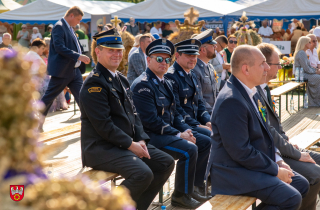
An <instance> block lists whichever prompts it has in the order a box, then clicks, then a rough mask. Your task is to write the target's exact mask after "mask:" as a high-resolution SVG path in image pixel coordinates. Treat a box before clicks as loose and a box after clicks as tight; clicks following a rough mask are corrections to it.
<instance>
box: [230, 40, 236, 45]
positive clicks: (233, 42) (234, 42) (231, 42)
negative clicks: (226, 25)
mask: <svg viewBox="0 0 320 210" xmlns="http://www.w3.org/2000/svg"><path fill="white" fill-rule="evenodd" d="M229 43H230V44H237V43H238V41H232V40H229Z"/></svg>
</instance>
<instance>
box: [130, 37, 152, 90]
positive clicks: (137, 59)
mask: <svg viewBox="0 0 320 210" xmlns="http://www.w3.org/2000/svg"><path fill="white" fill-rule="evenodd" d="M151 41H152V39H151V37H150V36H149V35H147V34H145V35H142V36H141V37H140V39H139V48H138V49H136V50H135V51H134V52H133V53H132V55H131V56H130V57H129V67H128V74H127V78H128V81H129V84H130V85H131V84H132V82H133V81H134V80H135V79H136V78H137V77H139V76H140V75H141V74H142V73H143V72H144V71H145V70H146V69H147V56H146V48H147V47H148V45H149V44H150V43H151Z"/></svg>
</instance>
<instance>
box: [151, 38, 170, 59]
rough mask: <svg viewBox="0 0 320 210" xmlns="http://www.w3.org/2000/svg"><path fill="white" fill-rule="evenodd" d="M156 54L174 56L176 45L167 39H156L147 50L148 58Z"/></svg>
mask: <svg viewBox="0 0 320 210" xmlns="http://www.w3.org/2000/svg"><path fill="white" fill-rule="evenodd" d="M154 53H165V54H168V55H170V56H172V55H173V53H174V45H173V44H172V42H170V41H169V40H167V39H164V38H163V39H156V40H154V41H153V42H151V43H150V44H149V45H148V47H147V49H146V55H147V56H150V55H151V54H154Z"/></svg>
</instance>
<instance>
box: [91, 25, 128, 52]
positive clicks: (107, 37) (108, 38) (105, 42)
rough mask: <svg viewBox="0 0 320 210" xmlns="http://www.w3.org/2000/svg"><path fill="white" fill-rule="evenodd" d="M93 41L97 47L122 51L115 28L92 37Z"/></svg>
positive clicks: (119, 38) (120, 40)
mask: <svg viewBox="0 0 320 210" xmlns="http://www.w3.org/2000/svg"><path fill="white" fill-rule="evenodd" d="M93 39H94V40H95V41H96V42H97V46H101V47H105V48H111V49H124V47H123V45H122V39H121V36H120V34H119V32H118V31H117V29H115V28H114V29H110V30H108V31H103V32H100V33H99V34H97V35H95V36H93Z"/></svg>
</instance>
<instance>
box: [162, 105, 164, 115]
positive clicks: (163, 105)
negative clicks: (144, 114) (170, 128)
mask: <svg viewBox="0 0 320 210" xmlns="http://www.w3.org/2000/svg"><path fill="white" fill-rule="evenodd" d="M162 115H164V105H163V104H162Z"/></svg>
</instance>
